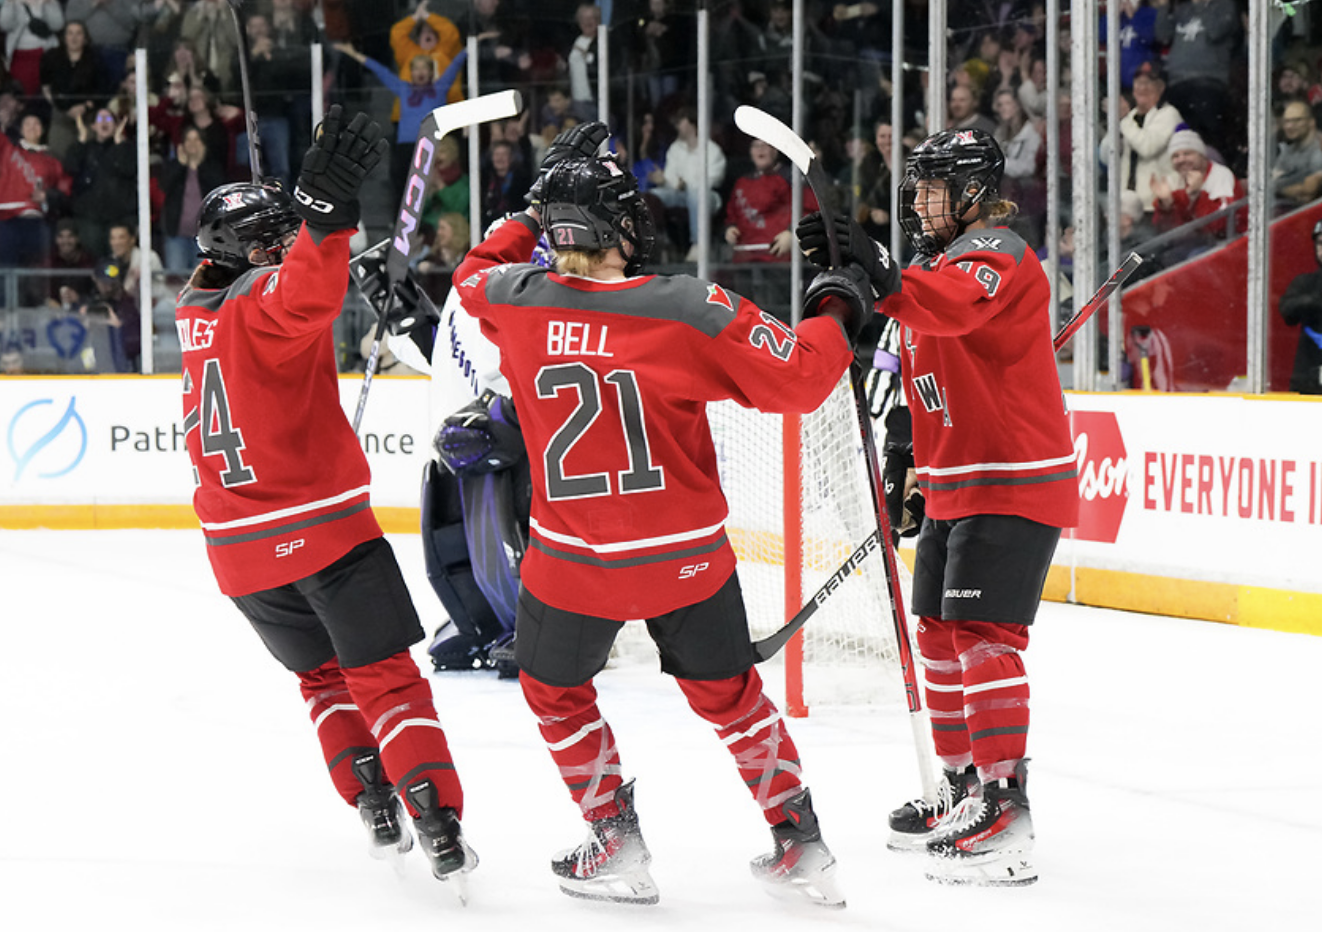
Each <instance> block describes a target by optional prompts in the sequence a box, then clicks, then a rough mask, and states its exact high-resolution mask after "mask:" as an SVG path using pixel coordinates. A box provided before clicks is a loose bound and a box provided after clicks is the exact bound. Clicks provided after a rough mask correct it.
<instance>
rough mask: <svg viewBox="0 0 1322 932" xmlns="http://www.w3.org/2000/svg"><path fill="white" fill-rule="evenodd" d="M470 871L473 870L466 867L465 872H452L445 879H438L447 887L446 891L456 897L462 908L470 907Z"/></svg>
mask: <svg viewBox="0 0 1322 932" xmlns="http://www.w3.org/2000/svg"><path fill="white" fill-rule="evenodd" d="M470 870H472V868H471V867H465V868H464V869H463V870H457V871H452V872H450V873H448V874H446V875H445V876H444V877H438V878H436V879H437V880H439V881H440V882H441V883H442V884H443V885H444V886H445V889H447V890H448V891H450V893H452V894H453V895H454V898H455V899H457V900H458V901H459V905H460V906H467V905H468V872H469V871H470Z"/></svg>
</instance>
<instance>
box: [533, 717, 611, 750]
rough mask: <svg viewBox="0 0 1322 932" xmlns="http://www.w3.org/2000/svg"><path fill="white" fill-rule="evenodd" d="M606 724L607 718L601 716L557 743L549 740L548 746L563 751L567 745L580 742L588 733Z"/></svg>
mask: <svg viewBox="0 0 1322 932" xmlns="http://www.w3.org/2000/svg"><path fill="white" fill-rule="evenodd" d="M605 725H606V720H605V719H601V718H599V719H597V720H596V721H595V722H589V723H588V724H586V725H584V726H583V727H582V728H580V729H579V730H578V731H576V732H574V733H573V734H572V735H570V736H569V737H568V738H566V739H565V740H563V741H556V742H555V743H551V742H549V741H548V742H547V743H546V746H547V748H548V749H550V750H552V751H563V750H564V749H565V748H567V747H571V746H573V745H575V744H578V742H580V741H582V740H583V739H584V738H586V737H587V736H588V735H590V734H592V732H594V731H598V730H600V729H601V728H604V727H605Z"/></svg>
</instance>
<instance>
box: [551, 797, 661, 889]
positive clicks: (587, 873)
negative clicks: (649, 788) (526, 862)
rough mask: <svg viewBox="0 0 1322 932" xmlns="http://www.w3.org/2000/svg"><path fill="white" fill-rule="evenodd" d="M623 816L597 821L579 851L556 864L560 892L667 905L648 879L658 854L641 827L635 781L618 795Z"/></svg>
mask: <svg viewBox="0 0 1322 932" xmlns="http://www.w3.org/2000/svg"><path fill="white" fill-rule="evenodd" d="M615 804H616V805H617V806H619V808H620V812H619V814H618V815H613V816H609V817H607V818H605V819H597V820H596V821H595V822H593V823H592V824H591V827H590V828H589V830H588V837H587V838H586V839H584V841H583V843H582V844H581V845H579V846H578V847H577V848H574V849H572V850H569V851H562V852H560V853H559V854H557V855H556V856H555V858H554V859H552V861H551V870H552V871H554V872H555V876H556V879H557V880H558V881H559V882H560V889H561V890H562V891H564V892H565V893H567V894H568V895H569V896H577V897H581V898H582V899H585V900H608V901H610V902H613V903H637V904H639V905H650V904H652V903H656V902H657V901H659V900H660V899H661V895H660V893H659V891H658V890H657V888H656V883H655V882H654V881H653V880H652V875H651V874H650V873H648V870H647V865H649V864H651V863H652V854H651V852H650V851H648V850H647V843H646V842H644V841H643V834H642V831H641V830H640V829H639V827H638V813H637V811H636V810H635V809H634V807H633V781H632V780H630V781H629V782H628V783H625V784H624V785H622V786H621V787H620V788H619V789H617V790H616V791H615Z"/></svg>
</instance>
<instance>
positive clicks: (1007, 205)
mask: <svg viewBox="0 0 1322 932" xmlns="http://www.w3.org/2000/svg"><path fill="white" fill-rule="evenodd" d="M981 207H982V209H981V210H980V211H978V219H979V220H985V221H987V222H988V223H999V224H1004V223H1009V222H1010V221H1011V220H1013V219H1014V218H1015V217H1017V216H1019V205H1018V204H1016V203H1015V202H1014V201H1007V200H1005V199H1004V198H997V199H996V200H994V201H983V202H982V204H981Z"/></svg>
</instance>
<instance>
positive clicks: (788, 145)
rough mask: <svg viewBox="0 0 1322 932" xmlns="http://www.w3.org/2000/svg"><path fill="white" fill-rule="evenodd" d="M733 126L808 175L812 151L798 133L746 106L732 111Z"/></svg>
mask: <svg viewBox="0 0 1322 932" xmlns="http://www.w3.org/2000/svg"><path fill="white" fill-rule="evenodd" d="M734 125H735V126H737V127H739V131H740V132H742V133H744V134H745V135H747V136H752V137H753V138H754V139H761V140H762V141H763V142H765V143H768V144H770V145H771V146H772V147H773V148H775V149H778V150H779V151H781V152H782V153H784V154H785V157H786V158H788V159H789V160H790V161H791V162H793V163H794V164H795V165H796V166H798V169H799V171H801V172H803V173H804V174H805V175H806V174H808V166H809V165H810V164H811V163H812V160H813V153H812V149H810V148H808V144H807V143H806V142H804V141H803V140H802V139H800V138H799V134H798V133H796V132H794V130H792V129H790V128H789V127H788V126H786V125H785V124H784V123H782V122H780V120H778V119H776V118H775V117H773V116H772V115H771V114H769V113H767V112H766V111H765V110H759V109H758V108H757V107H749V106H747V105H745V106H741V107H737V108H735V111H734Z"/></svg>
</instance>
